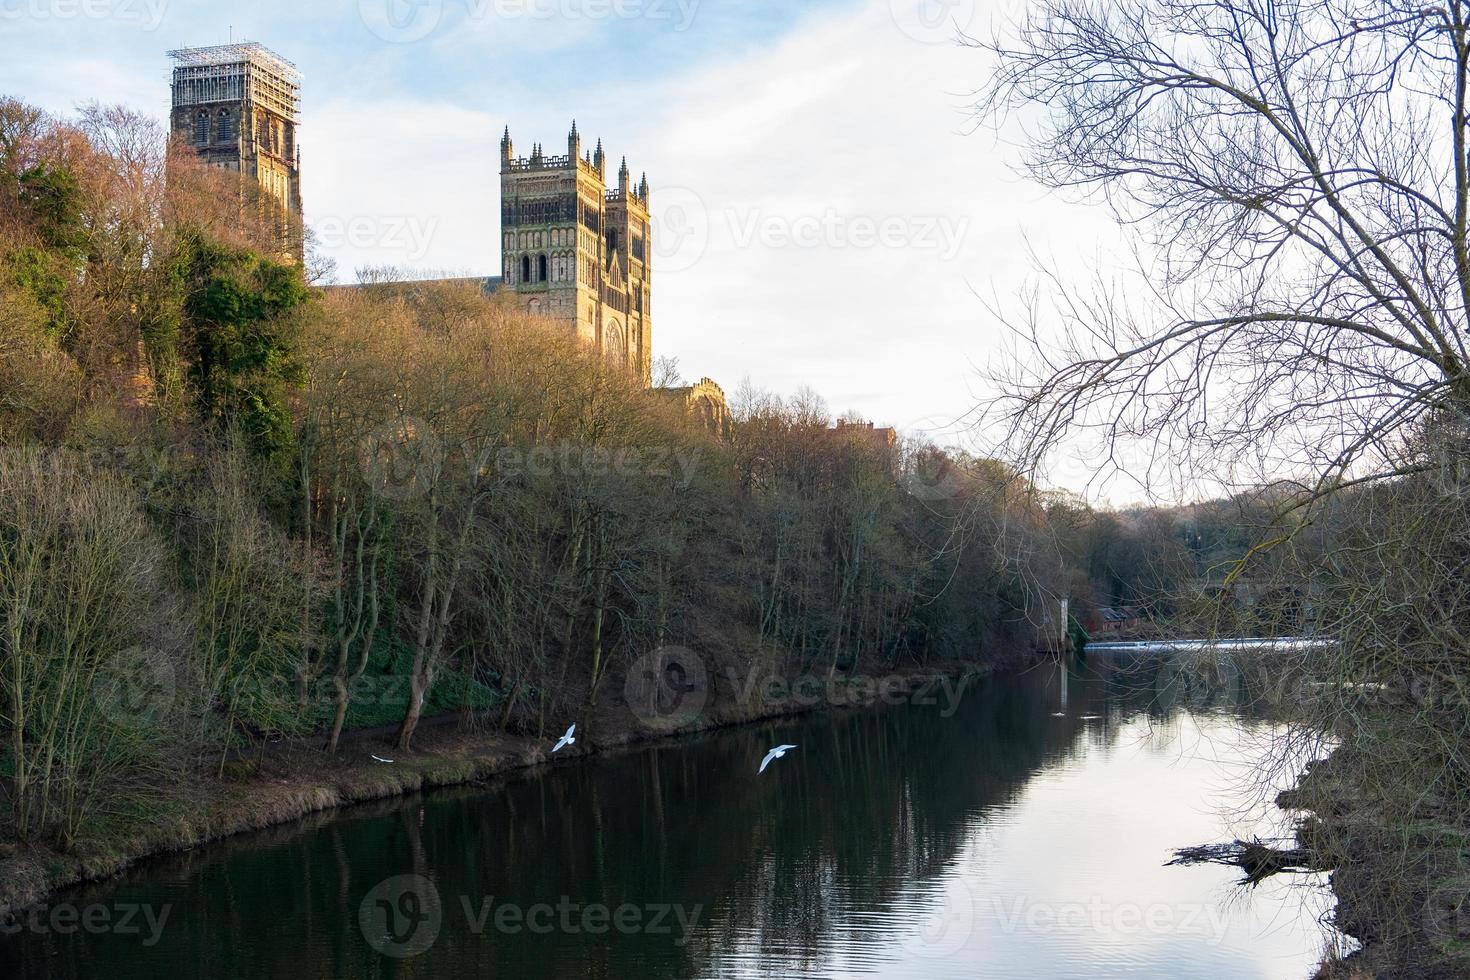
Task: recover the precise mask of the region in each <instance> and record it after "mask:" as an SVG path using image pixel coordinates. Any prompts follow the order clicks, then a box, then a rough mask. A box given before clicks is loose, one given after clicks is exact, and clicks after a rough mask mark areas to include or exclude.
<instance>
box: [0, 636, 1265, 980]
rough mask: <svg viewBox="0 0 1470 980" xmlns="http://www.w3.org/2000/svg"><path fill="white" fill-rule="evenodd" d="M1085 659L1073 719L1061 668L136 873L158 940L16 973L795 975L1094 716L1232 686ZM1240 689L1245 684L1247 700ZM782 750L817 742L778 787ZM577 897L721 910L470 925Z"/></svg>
mask: <svg viewBox="0 0 1470 980" xmlns="http://www.w3.org/2000/svg"><path fill="white" fill-rule="evenodd" d="M1072 670H1073V673H1072V675H1071V678H1070V681H1069V685H1068V688H1069V691H1068V711H1069V714H1068V716H1067V717H1065V718H1056V717H1052V712H1054V711H1056V710H1057V708H1058V703H1059V696H1060V690H1059V687H1060V683H1059V679H1058V675H1057V673H1056V670H1055V669H1054V668H1051V667H1049V666H1048V667H1042V668H1038V669H1036V670H1033V671H1031V672H1028V673H1026V674H1023V675H1021V676H1019V677H1015V678H1007V679H1003V680H1000V681H997V682H995V683H993V684H988V685H984V686H979V687H974V688H971V689H970V690H968V691H967V692H966V693H965V697H964V699H963V701H962V703H961V705H960V708H959V710H958V712H957V713H955V714H954V715H953V716H952V717H949V718H945V717H943V713H944V712H943V708H944V706H945V698H944V696H943V695H942V694H940V695H939V696H938V698H937V700H938V702H939V703H938V704H936V705H933V706H914V707H905V708H898V709H892V710H884V711H871V712H851V713H838V714H830V715H825V716H819V717H812V718H809V719H806V720H802V721H794V722H791V723H788V724H782V725H779V726H770V727H768V728H767V729H763V730H761V729H748V730H743V731H737V732H731V733H725V734H721V735H718V736H713V737H710V738H708V739H705V740H703V741H699V742H694V743H685V744H670V745H665V746H660V747H654V748H649V749H646V750H641V751H636V752H630V753H626V754H622V755H612V756H605V757H601V758H596V759H589V760H587V761H586V762H584V763H581V764H578V765H574V766H569V767H567V768H564V769H560V770H557V771H554V772H549V773H546V774H544V775H542V776H540V777H536V778H529V779H520V780H508V781H505V782H503V783H501V784H499V785H497V786H495V787H493V788H490V789H488V790H487V789H466V790H449V791H444V792H440V793H436V794H433V795H431V796H429V797H427V798H426V799H415V800H408V801H401V802H398V803H396V804H391V805H386V806H373V807H368V808H365V809H362V810H356V811H349V812H348V813H345V814H342V815H340V816H339V817H337V818H334V819H328V820H320V821H316V822H315V823H314V824H309V825H307V826H306V827H304V828H296V829H294V830H289V831H279V832H275V833H267V834H263V835H257V836H254V837H251V838H248V839H241V840H239V841H235V842H231V843H227V844H224V845H221V846H219V847H216V848H211V849H208V850H206V851H203V852H201V854H199V855H197V856H192V857H189V856H185V857H181V858H179V859H176V860H174V861H170V862H161V863H155V864H153V865H150V866H148V867H147V868H145V869H144V870H142V871H141V872H140V873H139V875H138V876H137V877H136V883H133V882H125V883H124V884H122V885H121V886H113V887H111V888H107V889H94V890H92V891H91V892H84V893H80V895H79V897H78V898H77V899H76V900H78V901H83V902H85V901H95V900H106V901H117V902H126V901H152V902H162V901H171V902H173V903H174V905H175V908H174V913H173V917H172V918H171V919H170V921H169V924H168V929H167V932H166V934H165V938H164V941H163V942H162V943H161V944H160V945H159V946H158V947H157V948H155V949H153V950H140V949H139V948H138V947H137V943H136V940H132V941H128V940H125V939H120V938H118V937H67V938H64V939H52V940H45V939H37V938H27V939H24V940H22V941H20V942H9V943H0V973H3V974H5V975H11V973H10V969H9V968H10V967H11V966H12V965H20V966H21V967H22V969H21V970H20V975H31V974H32V973H39V972H41V971H40V969H39V967H40V965H41V964H42V963H43V962H44V966H45V970H44V972H45V973H46V975H48V976H58V977H71V976H76V977H81V976H92V975H99V974H100V975H107V976H118V977H124V976H128V975H130V974H129V972H128V971H133V973H134V974H135V975H138V976H148V977H150V978H151V977H156V976H164V977H168V976H170V975H178V976H200V977H240V978H245V977H249V978H252V980H253V978H258V977H274V976H281V977H292V978H298V977H335V976H354V977H367V978H374V977H394V978H405V977H421V976H422V977H429V976H446V975H473V976H505V977H527V976H588V975H596V976H608V977H624V976H626V977H658V976H686V975H690V974H693V973H699V972H702V971H704V970H707V969H708V968H709V966H710V964H711V963H712V962H714V961H715V960H716V959H717V958H721V957H724V956H728V955H730V954H732V953H735V954H740V953H746V954H750V953H752V952H759V953H761V954H763V955H769V956H773V957H777V958H779V959H780V962H781V963H783V964H784V965H785V967H786V969H787V970H789V971H791V972H795V971H798V970H800V969H801V968H802V967H815V966H818V965H820V964H821V963H822V962H823V961H824V960H825V958H826V957H827V956H828V954H829V953H830V951H831V950H832V949H833V948H834V947H844V948H849V949H850V948H851V947H852V941H853V940H855V939H859V940H864V941H871V942H879V943H881V942H883V941H885V940H891V939H892V938H893V937H891V936H885V935H882V934H877V935H874V934H872V932H871V930H872V929H873V925H872V923H873V922H874V921H875V920H874V919H873V918H872V917H871V916H862V915H850V914H849V910H856V911H861V910H864V909H869V910H882V909H884V908H886V907H889V906H891V905H893V904H895V903H897V902H898V901H900V900H903V899H907V898H909V897H911V895H912V892H913V889H914V888H915V886H919V887H923V886H924V885H925V884H926V883H931V882H937V880H938V878H939V876H940V875H941V874H942V873H943V872H944V871H945V870H946V869H947V868H949V867H950V866H951V865H952V864H953V863H954V862H955V861H956V859H957V857H958V855H959V853H960V851H961V849H962V847H963V846H964V844H965V843H966V842H967V841H968V840H969V839H970V837H971V835H972V834H973V832H974V830H975V828H976V825H977V817H978V816H979V815H983V813H984V811H986V810H989V809H993V808H997V807H1003V806H1006V805H1007V804H1009V803H1011V802H1013V801H1014V800H1015V798H1016V797H1017V795H1018V794H1019V793H1020V792H1021V790H1022V789H1023V787H1024V786H1025V784H1026V783H1027V781H1028V780H1029V779H1030V777H1031V776H1032V775H1033V774H1034V773H1035V772H1036V771H1037V770H1038V769H1040V768H1041V767H1042V766H1044V765H1047V764H1049V763H1051V762H1054V761H1055V760H1056V759H1057V758H1058V756H1059V754H1060V753H1067V752H1070V751H1073V746H1074V745H1075V743H1076V742H1077V739H1078V736H1079V734H1080V733H1081V732H1082V731H1083V729H1084V727H1087V723H1086V722H1083V721H1082V720H1081V717H1082V716H1083V715H1087V714H1099V715H1104V716H1110V717H1117V713H1118V712H1119V711H1120V710H1121V711H1122V712H1124V713H1125V714H1129V715H1132V714H1136V713H1139V712H1148V713H1150V714H1154V715H1161V714H1163V713H1167V712H1168V711H1171V710H1173V708H1174V706H1176V705H1182V704H1189V705H1197V704H1212V703H1213V702H1212V701H1211V698H1213V697H1215V695H1211V694H1207V693H1206V692H1205V691H1204V690H1203V687H1202V686H1199V685H1198V684H1197V682H1196V681H1195V680H1192V679H1190V678H1189V677H1187V676H1185V675H1184V674H1183V673H1181V672H1180V671H1178V670H1177V669H1176V668H1175V667H1174V666H1170V665H1169V664H1168V663H1166V662H1162V661H1155V662H1153V663H1138V664H1113V665H1112V666H1110V667H1107V668H1105V669H1104V668H1102V666H1101V665H1100V664H1099V663H1098V662H1096V661H1095V662H1093V663H1091V664H1088V665H1086V666H1085V667H1083V666H1076V665H1074V666H1073V668H1072ZM1234 683H1237V680H1236V679H1232V678H1230V677H1226V678H1225V687H1226V688H1227V689H1228V688H1229V687H1230V685H1231V684H1234ZM1110 706H1111V710H1110ZM1098 728H1099V726H1097V725H1093V726H1092V729H1093V730H1098ZM1104 730H1106V729H1104ZM777 740H781V741H789V742H793V743H796V744H798V745H799V746H800V748H799V749H798V751H797V752H795V753H793V754H791V755H790V756H788V757H787V758H785V759H782V760H780V761H779V762H778V763H776V765H775V766H773V768H772V769H771V770H768V771H767V773H766V774H765V775H763V776H757V775H756V772H755V769H756V764H757V762H758V760H759V759H760V757H761V756H762V755H763V754H764V752H765V751H766V749H767V748H769V747H770V745H773V744H776V741H777ZM410 873H418V874H423V875H425V876H427V877H430V878H431V879H433V880H434V882H435V883H436V885H437V887H438V889H439V892H440V895H441V898H442V902H443V908H444V913H445V920H444V927H443V932H442V933H441V935H440V938H439V940H438V942H437V943H436V944H435V946H434V947H433V948H432V949H431V950H430V951H429V952H428V953H426V954H425V955H423V956H421V957H419V958H417V959H413V960H408V961H404V962H396V961H392V960H388V959H385V958H382V957H380V956H379V955H378V954H377V953H375V952H374V951H373V950H372V949H371V948H370V947H368V945H367V944H366V942H365V941H364V939H363V936H362V935H361V933H360V931H359V929H358V924H357V911H358V905H359V904H360V903H361V902H362V900H363V898H364V896H365V895H366V894H367V892H368V891H369V890H370V889H372V888H373V887H374V886H375V885H377V884H378V883H379V882H380V881H383V880H384V879H386V878H390V877H393V876H395V875H402V874H410ZM564 896H566V897H567V898H569V899H570V900H571V901H573V902H575V903H577V904H578V905H579V906H583V905H587V904H592V903H596V904H601V905H605V906H607V907H609V908H611V909H614V910H615V909H617V908H618V906H620V905H623V904H625V903H626V904H632V905H635V906H640V907H647V906H650V905H667V904H679V905H682V906H684V908H685V909H686V910H692V909H693V908H694V907H695V906H702V907H703V911H702V914H701V916H700V920H699V923H700V927H701V928H700V929H699V930H697V931H696V933H695V934H694V936H693V937H692V938H691V941H690V942H689V944H688V945H687V946H685V947H682V948H681V947H679V946H678V945H676V943H675V939H676V938H677V937H678V935H679V927H678V923H677V921H676V920H674V919H673V918H672V917H670V919H669V920H668V921H667V924H668V925H670V926H671V927H672V928H673V930H674V931H673V933H672V934H669V935H637V936H631V937H630V936H624V935H620V934H619V933H618V932H617V931H616V930H609V931H608V932H607V933H606V934H604V935H591V934H588V933H586V932H580V931H579V932H578V933H577V934H566V933H564V932H561V931H560V930H559V929H558V931H557V932H556V933H554V934H552V935H531V934H528V933H526V932H524V931H523V932H522V933H521V934H519V935H502V934H498V933H497V932H495V930H494V927H493V912H492V918H491V926H490V928H489V929H488V930H487V931H486V932H485V933H484V934H483V935H479V936H476V935H473V934H472V933H471V932H470V931H469V929H468V927H467V921H466V914H465V903H468V906H469V908H470V909H472V910H475V911H478V910H479V909H481V907H482V905H483V903H486V902H489V901H493V902H494V903H495V907H498V906H499V905H501V904H504V903H513V904H516V905H519V906H521V907H523V908H525V907H529V906H531V905H535V904H538V903H546V904H550V905H552V906H555V905H556V904H557V903H558V902H560V901H562V899H563V897H564ZM579 912H580V908H579ZM117 963H121V964H123V965H124V966H126V968H127V969H126V970H122V969H115V968H114V967H115V965H116V964H117ZM27 968H34V969H27Z"/></svg>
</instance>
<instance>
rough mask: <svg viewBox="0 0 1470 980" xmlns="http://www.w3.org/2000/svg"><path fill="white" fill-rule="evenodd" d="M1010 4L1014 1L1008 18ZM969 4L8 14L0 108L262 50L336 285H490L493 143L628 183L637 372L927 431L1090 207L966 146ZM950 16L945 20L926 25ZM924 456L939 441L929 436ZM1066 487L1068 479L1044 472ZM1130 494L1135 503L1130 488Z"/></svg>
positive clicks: (0, 43) (996, 151) (268, 5)
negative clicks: (646, 321)
mask: <svg viewBox="0 0 1470 980" xmlns="http://www.w3.org/2000/svg"><path fill="white" fill-rule="evenodd" d="M1016 2H1019V0H1016ZM1006 13H1007V11H1006V9H1005V4H1004V3H1001V4H997V3H995V2H993V0H990V2H985V3H983V4H982V3H979V2H978V0H801V2H793V0H294V2H289V3H288V2H285V0H234V2H230V0H213V2H203V0H198V2H183V0H0V51H3V52H4V58H3V59H0V92H4V93H8V94H12V95H16V96H19V97H21V98H24V99H26V100H27V101H30V102H32V103H35V104H38V105H41V106H43V107H44V108H47V109H50V110H53V111H55V112H57V113H63V114H64V113H68V112H70V111H71V110H72V109H74V108H75V107H76V106H77V105H79V104H81V103H83V102H86V101H89V100H91V99H94V98H95V99H100V100H102V101H117V102H126V103H129V104H132V105H134V106H137V107H142V108H147V109H149V110H151V111H154V112H156V113H157V114H158V116H159V117H160V118H161V119H162V118H165V117H166V115H167V106H168V81H169V68H170V63H169V61H168V59H167V57H166V52H167V51H168V50H169V49H171V48H175V47H180V46H187V45H206V44H215V43H220V42H224V41H227V40H229V39H230V38H231V37H232V36H233V38H234V39H235V40H243V39H249V40H256V41H260V42H262V43H264V44H266V45H268V46H269V47H271V48H273V49H275V50H276V51H277V52H278V53H279V54H281V55H283V56H284V57H286V58H288V59H289V60H291V61H293V62H295V63H296V64H297V65H298V66H299V67H300V69H301V70H302V72H303V75H304V79H305V81H304V89H303V118H302V131H301V145H302V151H303V155H304V161H303V167H304V185H305V186H304V194H305V204H306V215H307V221H308V222H309V223H310V224H312V225H313V226H315V227H316V228H317V230H318V232H319V234H320V235H321V236H322V238H323V240H324V242H325V243H326V244H327V245H328V251H329V252H330V253H331V254H332V255H333V256H334V257H335V258H336V259H337V260H338V262H339V264H340V268H341V275H342V276H343V277H344V278H350V277H351V274H352V270H353V269H355V268H356V267H358V266H360V265H363V264H368V263H373V264H381V263H391V264H396V265H406V266H413V267H417V268H420V269H424V270H436V271H446V272H456V273H458V272H464V273H473V274H485V275H493V274H498V271H499V269H500V249H499V236H498V233H497V232H498V225H499V206H498V205H499V177H498V171H499V145H498V144H499V138H500V134H501V131H502V130H503V128H504V127H505V126H506V125H509V126H510V128H511V133H512V136H513V137H514V139H515V140H516V149H517V153H518V154H524V153H529V151H530V148H531V144H532V143H533V142H540V143H542V144H543V145H544V146H545V148H546V151H547V152H548V153H563V152H565V145H566V144H565V141H566V134H567V130H568V129H569V127H570V124H571V121H572V119H573V118H576V119H577V121H578V124H579V128H580V129H581V131H582V133H583V135H584V139H585V140H586V142H587V145H588V146H591V145H592V144H593V143H594V142H595V140H596V139H597V138H598V137H599V136H600V137H601V138H602V139H603V140H604V143H605V146H606V148H607V151H608V154H609V156H610V157H611V161H612V162H611V163H610V166H609V170H610V173H609V178H610V179H615V171H616V165H617V161H619V160H620V159H621V158H622V157H623V156H624V155H626V156H627V158H628V163H629V165H630V167H631V168H632V170H633V172H634V175H635V179H637V175H639V174H642V173H643V172H647V174H648V179H649V183H650V185H651V187H652V198H653V210H654V220H655V238H656V241H655V260H654V261H655V265H654V269H655V273H654V275H655V278H654V345H655V353H656V354H658V355H667V356H672V357H677V358H678V359H679V363H680V368H681V370H682V371H683V373H684V374H685V376H686V377H689V378H698V377H701V376H706V375H707V376H710V377H713V378H714V379H715V380H717V381H719V382H720V383H722V384H723V385H724V386H725V388H726V390H727V391H728V392H730V393H732V394H733V392H734V391H735V389H736V388H737V387H738V386H739V384H740V383H741V381H742V380H743V379H745V378H747V377H748V378H750V379H751V380H752V381H753V382H754V383H755V384H756V385H758V386H760V387H765V388H769V389H772V390H775V391H778V392H782V393H789V392H792V391H794V390H795V389H797V388H798V387H800V386H801V385H810V386H811V387H813V388H814V389H816V390H817V391H818V392H819V393H820V394H821V395H823V396H824V397H825V398H826V399H827V401H828V402H829V403H830V405H831V406H832V408H833V410H834V411H836V412H845V411H849V410H850V411H855V412H857V413H859V414H861V415H863V416H865V417H867V418H871V419H874V420H876V421H878V422H879V423H881V424H889V425H896V426H898V427H900V428H903V429H907V430H911V431H912V430H915V429H926V430H935V431H937V432H939V433H940V434H941V435H944V434H945V433H946V432H947V430H948V425H947V423H948V422H950V421H951V420H953V419H956V418H959V417H961V416H963V415H965V414H966V413H967V412H969V411H970V410H971V409H972V408H973V406H974V405H975V403H976V400H977V397H978V396H979V395H980V394H982V392H981V391H980V390H979V387H980V379H979V376H978V371H977V368H978V367H979V366H983V365H987V364H989V363H992V362H993V361H994V360H995V358H996V357H997V355H998V352H999V350H1000V347H1001V336H1000V334H1001V331H1000V327H999V325H998V324H997V323H996V322H995V321H994V320H993V319H992V318H991V317H990V316H989V315H988V314H987V311H986V308H985V306H984V304H983V303H982V302H981V300H980V299H978V298H977V295H976V294H977V293H978V294H981V295H984V296H989V295H992V294H999V295H1000V296H1002V297H1005V296H1010V295H1013V294H1014V293H1015V292H1016V291H1017V290H1018V289H1019V288H1020V286H1021V285H1022V283H1023V281H1024V280H1025V279H1026V277H1027V275H1028V274H1029V272H1030V262H1029V260H1028V257H1027V247H1028V246H1027V243H1028V242H1029V243H1030V246H1031V247H1032V248H1034V249H1037V250H1039V251H1040V252H1042V253H1044V254H1048V255H1051V256H1054V257H1056V258H1057V260H1058V261H1059V262H1060V263H1062V264H1063V265H1068V264H1072V263H1073V262H1076V263H1078V264H1079V265H1085V264H1086V263H1087V262H1088V260H1089V258H1090V257H1092V258H1095V257H1096V255H1098V254H1099V251H1100V249H1103V248H1105V247H1109V246H1107V245H1105V243H1110V242H1112V241H1114V240H1115V235H1116V233H1115V232H1114V231H1113V229H1112V225H1111V221H1110V219H1109V218H1108V216H1107V215H1106V214H1105V213H1103V212H1101V211H1100V210H1099V209H1096V208H1092V207H1088V206H1085V205H1082V204H1077V203H1069V202H1066V201H1063V200H1059V199H1057V198H1055V197H1053V196H1050V195H1048V194H1047V193H1046V192H1044V191H1043V190H1042V189H1040V188H1039V187H1037V186H1035V185H1033V184H1030V183H1027V182H1026V181H1024V180H1022V179H1020V178H1018V177H1017V176H1016V175H1015V173H1014V171H1013V170H1012V169H1011V168H1010V166H1009V161H1010V159H1011V158H1012V156H1013V153H1014V151H1013V150H1010V149H1008V148H1007V147H1006V146H1005V145H1003V144H999V143H998V142H997V140H996V138H995V136H994V134H993V133H991V132H990V131H988V130H980V131H978V132H977V131H976V127H975V123H974V120H973V118H972V115H971V113H970V109H969V106H970V104H971V102H972V101H973V97H972V93H973V92H974V91H975V90H976V89H978V88H979V87H980V86H982V85H983V84H984V82H985V79H986V75H987V70H988V66H987V62H986V59H985V57H984V56H983V55H982V54H981V53H980V52H977V51H975V50H973V49H967V48H964V47H962V46H960V45H959V44H957V43H956V41H955V36H956V28H957V27H960V28H965V29H968V30H971V31H980V32H983V31H984V30H986V29H987V27H988V25H989V23H990V22H991V18H994V17H997V16H1005V15H1006ZM946 15H947V16H946ZM941 441H945V442H949V441H954V440H953V439H952V438H948V437H946V438H942V439H941ZM1056 476H1057V477H1058V478H1059V479H1060V480H1064V481H1065V482H1067V483H1070V484H1073V485H1076V484H1077V483H1078V482H1079V481H1080V479H1081V478H1082V474H1081V473H1080V472H1068V470H1067V469H1066V468H1063V470H1062V471H1061V472H1059V473H1057V474H1056ZM1122 492H1123V493H1124V494H1125V495H1126V494H1127V490H1126V488H1125V489H1124V490H1123V491H1122Z"/></svg>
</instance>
